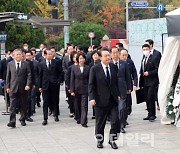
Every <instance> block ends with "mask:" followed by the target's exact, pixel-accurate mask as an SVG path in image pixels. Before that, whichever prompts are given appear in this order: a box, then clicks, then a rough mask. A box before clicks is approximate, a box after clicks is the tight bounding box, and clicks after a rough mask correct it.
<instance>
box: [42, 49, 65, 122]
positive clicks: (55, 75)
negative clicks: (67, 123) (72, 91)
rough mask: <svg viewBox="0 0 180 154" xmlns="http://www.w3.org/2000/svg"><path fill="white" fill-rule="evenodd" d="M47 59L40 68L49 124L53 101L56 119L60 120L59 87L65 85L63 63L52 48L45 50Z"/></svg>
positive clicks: (46, 117) (46, 118)
mask: <svg viewBox="0 0 180 154" xmlns="http://www.w3.org/2000/svg"><path fill="white" fill-rule="evenodd" d="M44 55H45V60H44V61H42V62H41V63H40V69H39V91H40V92H42V97H43V114H44V121H43V123H42V125H47V120H48V106H49V104H50V103H52V106H53V112H54V116H55V119H54V120H55V121H56V122H57V121H59V118H58V116H59V87H60V85H63V81H64V74H63V70H62V65H61V64H60V63H59V62H58V61H57V60H55V59H53V54H52V51H51V50H48V49H47V50H45V51H44Z"/></svg>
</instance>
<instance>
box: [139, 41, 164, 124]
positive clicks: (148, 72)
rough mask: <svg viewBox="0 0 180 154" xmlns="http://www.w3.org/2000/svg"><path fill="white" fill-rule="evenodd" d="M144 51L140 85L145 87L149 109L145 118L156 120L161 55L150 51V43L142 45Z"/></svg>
mask: <svg viewBox="0 0 180 154" xmlns="http://www.w3.org/2000/svg"><path fill="white" fill-rule="evenodd" d="M142 51H143V55H144V56H143V59H142V62H141V69H140V81H139V87H140V88H144V93H145V100H146V104H147V110H148V116H147V117H146V118H144V119H143V120H150V121H154V120H155V119H156V106H155V101H156V92H157V91H156V88H157V86H158V84H159V79H158V67H159V63H160V58H161V57H160V56H154V55H153V53H152V52H150V46H149V45H148V44H144V45H143V46H142Z"/></svg>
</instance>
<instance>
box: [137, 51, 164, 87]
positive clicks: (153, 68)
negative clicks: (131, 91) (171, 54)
mask: <svg viewBox="0 0 180 154" xmlns="http://www.w3.org/2000/svg"><path fill="white" fill-rule="evenodd" d="M143 59H144V56H143ZM143 59H142V61H141V69H140V81H139V87H144V86H157V85H158V84H159V79H158V68H159V63H160V60H161V54H159V53H158V52H156V51H155V52H153V55H152V54H151V55H150V56H149V58H148V60H147V63H146V65H145V68H144V72H146V71H147V72H148V73H149V76H144V75H143V74H144V72H143V64H142V63H143Z"/></svg>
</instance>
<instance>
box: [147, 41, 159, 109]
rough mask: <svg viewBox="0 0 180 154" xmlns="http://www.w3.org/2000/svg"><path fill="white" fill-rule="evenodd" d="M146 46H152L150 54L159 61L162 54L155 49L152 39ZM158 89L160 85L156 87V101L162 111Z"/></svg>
mask: <svg viewBox="0 0 180 154" xmlns="http://www.w3.org/2000/svg"><path fill="white" fill-rule="evenodd" d="M145 43H146V44H148V45H149V46H150V52H151V54H152V55H153V56H155V57H157V59H161V53H160V52H159V51H158V50H156V49H154V41H153V40H151V39H148V40H146V41H145ZM158 87H159V84H158V86H157V87H156V101H157V109H158V110H160V108H159V103H158V98H157V93H158Z"/></svg>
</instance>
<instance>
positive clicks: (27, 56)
mask: <svg viewBox="0 0 180 154" xmlns="http://www.w3.org/2000/svg"><path fill="white" fill-rule="evenodd" d="M31 60H32V52H31V51H30V50H28V51H25V61H27V62H28V63H29V66H30V69H31V87H30V90H29V91H28V111H27V112H28V115H27V118H26V121H29V122H33V119H32V118H31V116H32V114H33V113H32V100H31V93H32V89H33V88H34V87H35V75H34V65H33V62H32V61H31Z"/></svg>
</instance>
